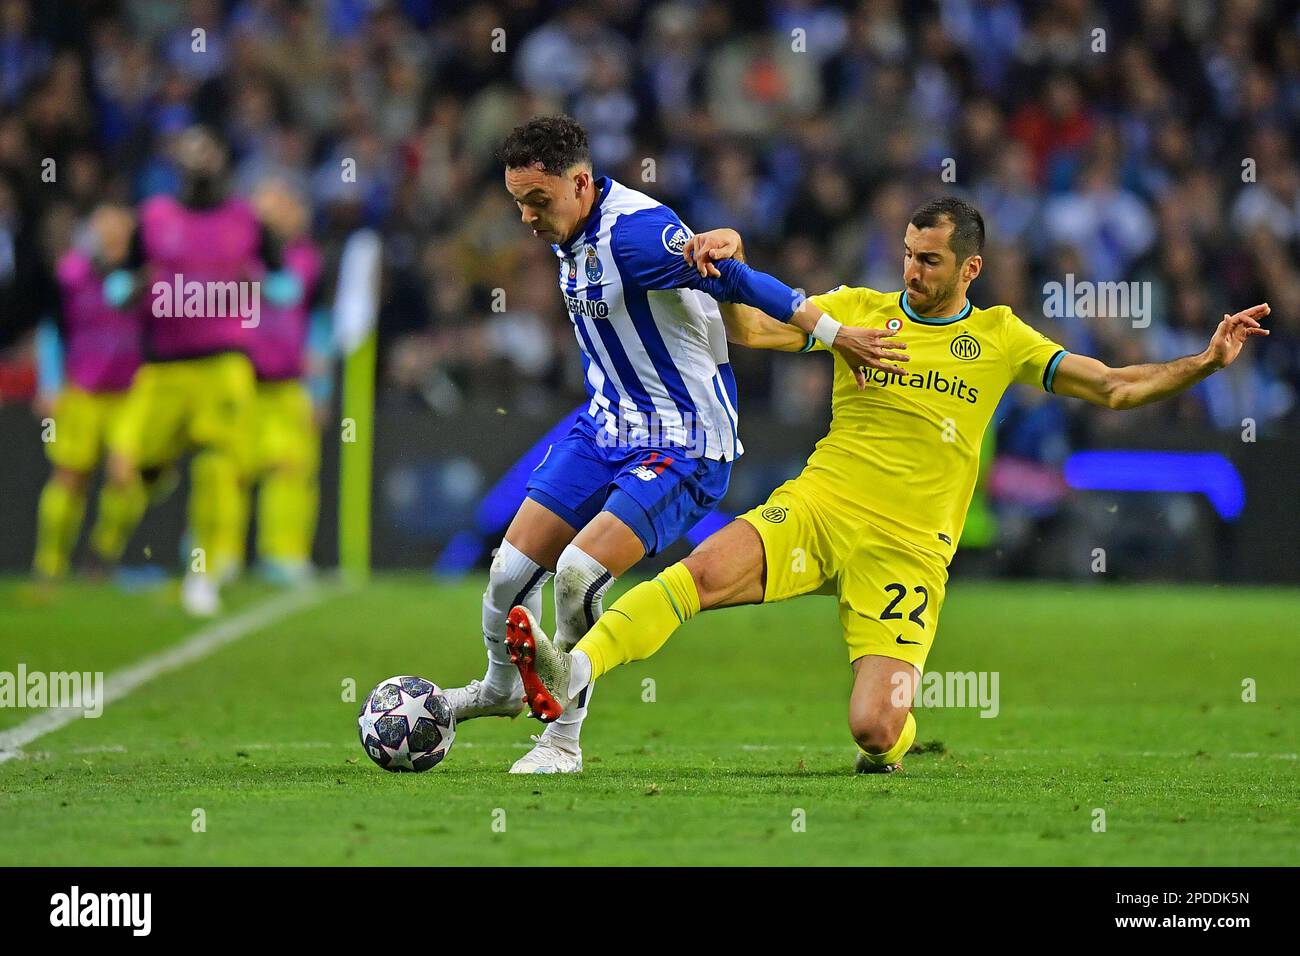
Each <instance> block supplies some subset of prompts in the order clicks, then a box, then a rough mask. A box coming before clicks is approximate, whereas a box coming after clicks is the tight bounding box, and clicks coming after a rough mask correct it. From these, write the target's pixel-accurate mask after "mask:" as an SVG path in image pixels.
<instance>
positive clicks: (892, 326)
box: [885, 319, 903, 332]
mask: <svg viewBox="0 0 1300 956" xmlns="http://www.w3.org/2000/svg"><path fill="white" fill-rule="evenodd" d="M902 327H903V320H902V319H890V320H889V321H888V322H886V323H885V328H887V329H888V330H889V331H891V332H897V331H898V330H899V329H901V328H902Z"/></svg>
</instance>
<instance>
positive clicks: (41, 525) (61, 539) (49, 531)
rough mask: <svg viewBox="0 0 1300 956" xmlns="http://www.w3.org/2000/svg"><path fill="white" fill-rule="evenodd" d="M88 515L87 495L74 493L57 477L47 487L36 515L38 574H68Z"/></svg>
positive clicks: (50, 575)
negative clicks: (83, 521) (83, 522)
mask: <svg viewBox="0 0 1300 956" xmlns="http://www.w3.org/2000/svg"><path fill="white" fill-rule="evenodd" d="M85 514H86V493H85V491H82V490H74V489H73V488H70V487H69V486H68V485H67V484H65V483H64V482H62V481H60V480H59V479H58V478H57V477H54V478H51V479H50V480H49V481H47V482H46V483H45V488H44V489H43V490H42V491H41V499H40V502H39V504H38V505H37V511H36V557H35V559H34V560H33V561H32V566H33V567H34V568H35V569H36V572H37V574H40V575H42V576H43V577H47V578H60V577H63V575H65V574H67V573H68V562H69V560H70V559H71V557H72V549H73V548H74V547H76V545H77V535H78V534H79V533H80V532H81V520H82V518H83V517H85Z"/></svg>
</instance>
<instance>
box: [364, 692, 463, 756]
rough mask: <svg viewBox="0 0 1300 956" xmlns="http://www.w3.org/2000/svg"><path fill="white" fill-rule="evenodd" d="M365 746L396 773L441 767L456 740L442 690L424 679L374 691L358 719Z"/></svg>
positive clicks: (368, 751) (453, 722)
mask: <svg viewBox="0 0 1300 956" xmlns="http://www.w3.org/2000/svg"><path fill="white" fill-rule="evenodd" d="M357 724H358V726H359V727H360V730H361V746H362V747H364V748H365V749H366V753H367V754H368V755H369V756H370V759H371V760H373V761H374V762H375V763H377V764H379V766H381V767H383V768H384V769H385V770H390V771H392V772H394V773H401V772H407V771H410V772H413V773H423V772H424V771H426V770H431V769H432V768H434V767H436V766H437V765H438V764H439V762H440V761H441V760H442V758H443V757H445V756H447V752H448V751H449V750H451V742H452V740H454V739H455V737H456V718H455V716H454V715H453V714H452V712H451V704H450V703H448V701H447V698H446V697H445V696H444V695H443V693H442V690H441V689H440V688H439V687H438V685H437V684H435V683H433V682H432V681H427V680H425V679H424V678H423V677H390V678H388V679H387V680H382V681H380V682H379V683H378V684H377V685H375V689H374V690H372V691H371V692H370V693H369V694H368V695H366V699H365V701H364V703H362V705H361V712H360V713H358V714H357Z"/></svg>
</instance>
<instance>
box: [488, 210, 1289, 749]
mask: <svg viewBox="0 0 1300 956" xmlns="http://www.w3.org/2000/svg"><path fill="white" fill-rule="evenodd" d="M983 243H984V222H983V219H982V217H981V216H980V214H979V212H978V211H977V210H975V209H974V208H973V207H972V206H970V205H969V204H968V203H966V202H965V201H963V200H961V199H957V198H952V197H949V198H943V199H937V200H934V201H932V202H929V203H926V204H925V205H923V206H921V207H920V208H919V209H918V210H917V211H916V213H914V214H913V216H912V219H911V222H910V223H909V225H908V227H907V232H906V234H905V236H904V238H903V280H904V284H905V286H906V288H905V289H904V290H902V291H894V292H877V291H874V290H872V289H858V288H847V287H844V286H841V287H840V288H838V289H834V290H832V291H830V292H828V293H826V294H824V295H817V296H813V297H812V298H810V299H808V300H807V301H806V302H805V303H804V304H803V305H802V306H801V307H800V309H799V310H798V311H797V312H795V314H794V316H792V318H791V321H790V326H791V329H790V334H791V335H793V336H803V335H804V334H805V333H808V334H809V342H810V343H814V346H813V347H822V348H825V347H830V348H831V349H832V351H834V352H835V383H834V389H833V393H832V411H833V417H832V420H831V427H830V431H829V432H828V433H827V434H826V437H824V438H823V439H822V440H821V441H820V442H818V443H817V447H816V449H815V450H814V451H813V453H812V456H811V457H810V458H809V459H808V464H807V466H806V467H805V468H804V470H803V471H802V472H801V473H800V474H799V476H798V477H796V478H794V479H793V480H791V481H787V482H786V483H785V484H783V485H781V486H780V487H779V488H777V489H776V490H775V491H774V492H772V495H771V497H769V498H768V500H767V501H766V502H765V503H764V504H762V505H760V506H759V507H757V508H755V509H753V510H752V511H750V512H748V513H746V514H743V515H741V516H740V517H739V518H738V519H736V520H735V521H733V522H732V523H731V524H729V525H727V526H726V527H725V528H723V529H722V530H720V531H718V532H717V533H716V534H714V535H712V536H711V537H710V538H708V539H707V540H706V541H704V542H703V543H702V544H701V545H700V546H699V547H698V548H696V549H695V551H694V552H693V553H692V554H691V555H690V556H689V557H687V558H686V559H685V560H684V561H682V562H680V563H678V564H674V565H673V566H672V567H669V568H668V569H666V570H665V571H663V572H662V573H661V574H659V575H658V576H657V577H656V578H655V579H654V580H652V581H648V582H646V583H644V584H640V585H638V586H637V587H635V588H632V589H631V590H630V591H628V592H627V594H625V595H624V596H623V597H622V598H621V599H619V600H618V601H617V602H615V604H614V605H613V607H611V608H610V609H609V610H607V611H606V612H605V615H604V616H603V617H601V618H600V620H598V621H597V622H596V625H595V626H594V627H593V628H592V629H591V630H589V631H588V632H587V634H586V635H585V636H584V637H583V638H582V639H581V640H580V641H579V642H578V643H577V645H576V646H575V647H574V648H573V650H572V652H570V653H568V654H565V653H563V652H561V651H560V650H558V649H557V648H556V647H555V646H554V645H553V644H551V642H550V641H549V640H548V639H547V638H546V636H545V635H544V634H543V633H542V632H541V630H540V629H539V628H538V626H537V623H536V621H534V620H533V618H532V616H531V615H530V614H529V612H528V610H527V609H526V608H523V607H516V608H514V609H512V610H511V612H510V615H509V624H508V630H507V643H508V645H509V646H510V649H511V654H512V657H513V659H514V660H515V663H516V665H517V667H518V668H519V671H520V674H521V676H522V677H523V680H524V690H525V693H526V695H527V698H526V699H527V702H528V704H529V706H530V708H531V709H532V711H533V715H534V716H537V717H539V718H540V719H541V720H543V721H549V720H554V719H555V718H556V717H557V716H559V714H560V713H562V712H563V709H564V707H565V706H566V705H567V703H568V701H569V700H571V699H572V698H573V697H575V696H576V695H577V694H578V693H579V692H580V691H581V690H582V688H583V687H586V686H587V685H588V684H589V683H590V682H591V681H593V680H595V679H596V678H598V677H600V676H601V675H602V674H604V673H606V672H608V671H609V670H610V669H612V668H614V667H616V666H618V665H619V664H624V663H627V662H629V661H634V660H642V659H644V658H647V657H649V656H650V655H651V654H653V653H654V652H655V651H657V650H658V649H659V647H661V646H662V645H663V643H664V642H665V641H666V640H667V639H668V637H669V635H670V634H672V632H673V631H674V630H676V629H677V628H678V627H679V626H680V625H681V624H684V623H685V622H686V621H688V620H690V619H691V618H692V617H694V616H695V615H696V614H697V613H699V612H700V611H701V610H708V609H711V608H717V607H729V606H732V605H737V604H757V603H767V602H772V601H784V600H786V599H788V598H792V597H797V596H799V595H802V594H813V593H822V594H835V595H836V596H837V597H838V599H839V605H840V624H841V627H842V629H843V634H844V641H845V643H846V645H847V646H848V656H849V661H850V663H851V665H852V667H853V670H854V684H853V690H852V692H851V695H850V698H849V728H850V731H851V732H852V734H853V737H854V739H855V740H856V742H857V744H858V748H859V751H858V770H859V771H861V772H888V771H892V770H896V769H898V768H899V766H900V760H901V758H902V757H903V755H904V754H905V753H906V752H907V750H908V748H909V747H910V746H911V744H912V741H913V740H914V739H915V737H916V722H915V719H914V718H913V716H912V695H913V693H914V692H915V689H916V686H917V684H918V683H919V681H920V675H921V670H922V668H923V666H924V664H925V659H926V656H927V654H928V653H929V651H930V648H931V647H932V646H933V643H934V638H935V632H936V630H937V628H938V623H939V612H940V610H941V609H942V607H943V600H944V593H945V588H946V584H947V579H948V570H947V568H948V563H949V561H950V560H951V559H952V555H953V552H954V551H955V549H956V547H957V543H958V541H959V539H960V538H961V532H962V525H963V523H964V522H965V518H966V509H967V507H968V505H969V504H970V498H971V492H972V490H973V488H974V485H975V479H976V475H977V473H978V470H979V449H980V443H981V439H982V438H983V435H984V430H985V428H986V427H987V426H988V423H989V419H990V418H991V417H992V414H993V410H994V408H996V406H997V404H998V401H999V400H1000V399H1001V397H1002V393H1003V392H1004V391H1005V390H1006V388H1007V386H1008V385H1010V384H1011V383H1012V382H1021V383H1024V384H1028V385H1032V386H1034V387H1037V388H1041V389H1043V390H1045V391H1047V392H1049V393H1055V394H1059V395H1069V396H1072V397H1075V398H1082V399H1084V400H1086V401H1089V402H1092V403H1093V404H1096V405H1102V406H1105V407H1107V408H1115V409H1123V408H1133V407H1136V406H1138V405H1145V404H1147V403H1149V402H1154V401H1158V400H1160V399H1163V398H1166V397H1168V396H1170V395H1173V394H1176V393H1177V392H1180V391H1182V390H1183V389H1185V388H1188V387H1189V386H1191V385H1193V384H1195V383H1196V382H1199V381H1200V380H1201V379H1203V378H1205V377H1206V376H1208V375H1210V374H1212V373H1213V372H1215V371H1217V370H1218V369H1221V368H1223V367H1225V366H1227V365H1229V364H1230V363H1231V362H1232V361H1233V360H1234V359H1236V357H1237V355H1238V354H1239V353H1240V352H1241V349H1242V346H1243V345H1244V344H1245V341H1246V339H1248V338H1250V337H1252V336H1256V335H1267V334H1268V333H1267V332H1266V331H1265V330H1264V329H1262V328H1261V327H1260V324H1259V319H1261V318H1263V317H1264V316H1266V315H1267V314H1268V312H1269V307H1268V305H1267V304H1264V305H1257V306H1255V307H1254V308H1251V309H1247V310H1245V311H1243V312H1239V313H1237V314H1236V315H1232V316H1226V315H1225V316H1224V318H1223V321H1222V322H1221V323H1220V324H1219V326H1218V328H1217V330H1216V331H1215V333H1214V336H1213V338H1212V339H1211V341H1210V344H1209V346H1208V347H1207V348H1206V349H1205V351H1204V352H1202V353H1200V354H1199V355H1192V356H1187V357H1186V358H1181V359H1177V360H1175V361H1172V362H1164V363H1159V364H1152V365H1134V366H1127V367H1124V368H1109V367H1107V366H1106V365H1104V364H1103V363H1101V362H1099V361H1097V360H1096V359H1093V358H1088V357H1086V356H1082V355H1073V354H1071V353H1069V352H1067V351H1066V350H1065V349H1063V348H1062V347H1061V346H1059V345H1057V344H1056V343H1055V342H1053V341H1051V340H1050V339H1048V338H1047V337H1045V336H1043V335H1041V334H1040V333H1038V332H1036V331H1034V330H1033V329H1032V328H1030V327H1029V326H1028V325H1026V324H1025V323H1024V322H1023V321H1021V320H1020V319H1019V318H1018V317H1017V316H1016V315H1014V314H1013V313H1012V312H1011V310H1010V309H1009V308H1007V307H1006V306H994V307H993V308H990V309H977V308H974V307H973V306H972V305H971V304H970V302H969V301H968V300H967V298H966V292H967V289H968V288H969V286H970V284H971V282H973V281H974V280H975V279H976V277H978V276H979V274H980V270H981V268H982V266H983V259H982V258H981V255H980V251H981V249H982V247H983ZM738 251H739V237H738V236H735V234H734V233H731V232H730V231H729V230H720V231H719V232H718V233H706V234H702V235H701V236H698V237H696V241H695V242H694V243H692V244H691V246H690V247H688V248H687V250H686V252H685V253H684V254H685V255H687V256H689V257H692V258H693V260H694V261H695V262H696V264H697V267H698V268H701V269H707V268H709V263H710V262H711V261H713V260H716V259H718V258H726V257H728V256H730V255H732V254H735V253H736V252H738ZM738 308H746V307H744V306H740V307H738ZM901 687H907V688H909V689H910V691H911V692H910V693H907V694H902V695H900V694H899V693H898V689H899V688H901Z"/></svg>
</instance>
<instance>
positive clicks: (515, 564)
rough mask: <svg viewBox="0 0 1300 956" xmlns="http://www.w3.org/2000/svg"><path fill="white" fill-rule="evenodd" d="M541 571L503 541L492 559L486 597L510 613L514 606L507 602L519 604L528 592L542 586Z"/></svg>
mask: <svg viewBox="0 0 1300 956" xmlns="http://www.w3.org/2000/svg"><path fill="white" fill-rule="evenodd" d="M541 570H542V569H541V568H540V567H539V566H538V565H536V564H534V563H533V562H532V561H530V560H528V559H527V558H525V556H524V555H523V553H522V552H520V551H518V550H517V549H515V548H514V547H513V546H512V545H510V544H508V543H507V542H505V541H502V542H501V546H500V547H499V548H498V549H497V553H496V556H495V557H494V558H493V559H492V566H491V567H490V568H489V569H488V584H487V593H486V594H484V597H485V598H487V599H489V600H491V601H492V602H493V603H495V604H500V605H503V606H504V610H506V611H509V610H510V607H511V606H512V605H510V604H507V603H506V602H509V601H514V602H515V603H518V602H519V601H521V600H523V598H525V597H527V596H528V592H530V591H531V590H532V589H533V588H534V587H539V586H540V584H541V579H542V574H541V573H539V572H541Z"/></svg>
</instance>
